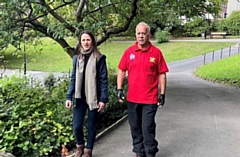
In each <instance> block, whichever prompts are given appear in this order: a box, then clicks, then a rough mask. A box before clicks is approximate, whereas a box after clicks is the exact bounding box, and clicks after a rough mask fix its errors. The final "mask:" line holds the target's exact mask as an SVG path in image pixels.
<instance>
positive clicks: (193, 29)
mask: <svg viewBox="0 0 240 157" xmlns="http://www.w3.org/2000/svg"><path fill="white" fill-rule="evenodd" d="M209 23H210V21H209V22H208V21H207V20H206V19H203V18H195V19H194V20H192V21H189V22H188V23H186V24H185V25H184V34H183V35H184V36H188V37H196V36H200V35H201V33H202V31H206V32H207V33H208V32H209V30H210V25H209Z"/></svg>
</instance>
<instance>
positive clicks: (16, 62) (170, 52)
mask: <svg viewBox="0 0 240 157" xmlns="http://www.w3.org/2000/svg"><path fill="white" fill-rule="evenodd" d="M67 40H68V41H69V42H70V45H71V46H73V47H74V46H75V45H76V43H77V41H76V40H75V39H67ZM40 41H41V44H38V45H37V46H34V45H27V46H26V58H27V59H26V64H27V70H36V71H46V72H69V71H70V70H71V69H72V59H71V58H70V57H69V56H68V54H67V53H66V52H65V51H64V50H63V49H62V47H61V46H60V45H59V44H58V43H56V42H55V41H53V40H51V39H49V38H42V39H41V40H40ZM133 43H134V42H133V41H127V42H126V41H122V42H121V41H111V42H105V43H103V44H102V45H100V46H99V49H100V52H101V53H103V54H105V55H106V56H107V64H108V67H111V68H112V69H117V65H118V62H119V60H120V58H121V56H122V54H123V52H124V50H125V49H126V48H127V47H129V46H130V45H132V44H133ZM153 44H154V45H156V46H157V47H159V48H160V49H161V51H162V52H163V55H164V56H165V59H166V61H167V62H168V63H169V62H173V61H177V60H181V59H186V58H191V57H195V56H198V55H201V54H203V53H208V52H212V51H213V50H219V49H221V48H225V47H228V46H231V45H235V43H222V42H221V43H218V42H210V43H206V42H168V43H163V44H157V43H153ZM22 49H23V46H22ZM13 51H14V48H13V47H9V48H8V49H7V50H6V51H5V52H4V53H5V55H4V56H5V61H6V62H5V65H4V66H5V67H6V68H9V69H22V68H23V56H24V55H23V54H24V53H23V51H18V52H17V53H13Z"/></svg>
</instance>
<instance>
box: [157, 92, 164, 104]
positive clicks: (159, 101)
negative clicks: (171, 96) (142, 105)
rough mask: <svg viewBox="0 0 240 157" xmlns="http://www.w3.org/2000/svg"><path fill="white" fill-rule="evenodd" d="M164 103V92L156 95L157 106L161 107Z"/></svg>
mask: <svg viewBox="0 0 240 157" xmlns="http://www.w3.org/2000/svg"><path fill="white" fill-rule="evenodd" d="M164 103H165V94H160V95H159V97H158V106H159V107H163V105H164Z"/></svg>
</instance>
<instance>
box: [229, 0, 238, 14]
mask: <svg viewBox="0 0 240 157" xmlns="http://www.w3.org/2000/svg"><path fill="white" fill-rule="evenodd" d="M233 11H240V0H228V3H227V8H226V13H227V14H226V17H228V16H229V15H230V14H231V13H232V12H233Z"/></svg>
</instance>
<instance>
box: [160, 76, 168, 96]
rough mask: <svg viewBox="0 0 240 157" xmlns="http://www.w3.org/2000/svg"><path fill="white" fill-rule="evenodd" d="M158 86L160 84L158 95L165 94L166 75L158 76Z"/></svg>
mask: <svg viewBox="0 0 240 157" xmlns="http://www.w3.org/2000/svg"><path fill="white" fill-rule="evenodd" d="M159 84H160V89H161V91H160V94H165V92H166V84H167V77H166V73H162V74H159Z"/></svg>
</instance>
